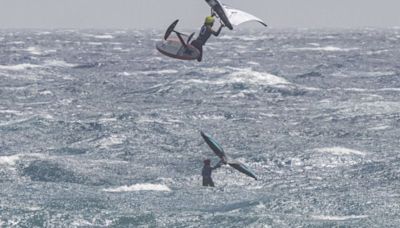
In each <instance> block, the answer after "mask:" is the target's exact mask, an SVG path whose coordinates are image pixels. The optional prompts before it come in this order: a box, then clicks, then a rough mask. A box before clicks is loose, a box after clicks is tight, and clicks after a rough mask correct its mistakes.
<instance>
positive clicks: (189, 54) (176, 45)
mask: <svg viewBox="0 0 400 228" xmlns="http://www.w3.org/2000/svg"><path fill="white" fill-rule="evenodd" d="M156 48H157V50H158V51H159V52H161V53H162V54H164V55H166V56H169V57H171V58H175V59H181V60H195V59H197V58H198V57H199V56H200V51H199V50H198V49H197V48H195V47H194V46H192V45H190V44H188V45H186V46H184V45H183V44H182V42H181V41H179V40H174V39H168V40H163V41H160V42H158V43H157V44H156Z"/></svg>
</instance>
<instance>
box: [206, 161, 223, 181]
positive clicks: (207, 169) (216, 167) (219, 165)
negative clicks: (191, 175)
mask: <svg viewBox="0 0 400 228" xmlns="http://www.w3.org/2000/svg"><path fill="white" fill-rule="evenodd" d="M210 163H211V161H210V159H206V160H204V166H203V170H202V171H201V175H202V176H203V186H211V187H214V181H213V180H212V178H211V173H212V171H213V170H214V169H218V168H219V167H221V164H222V163H223V162H222V161H220V162H218V164H217V165H216V166H214V167H211V164H210Z"/></svg>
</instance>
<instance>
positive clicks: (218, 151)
mask: <svg viewBox="0 0 400 228" xmlns="http://www.w3.org/2000/svg"><path fill="white" fill-rule="evenodd" d="M201 136H202V137H203V139H204V141H206V143H207V145H208V146H209V147H210V148H211V150H212V151H214V153H215V155H217V156H218V157H219V158H220V159H223V160H225V161H226V162H227V163H228V164H229V165H230V166H231V167H232V168H234V169H236V170H237V171H239V172H241V173H243V174H246V175H247V176H249V177H252V178H254V179H255V180H257V177H256V175H255V174H254V173H253V172H252V171H251V170H250V169H249V168H248V167H247V166H246V165H245V164H243V163H241V162H239V161H236V160H234V159H232V158H230V157H228V156H226V154H225V152H224V149H222V147H221V146H220V145H219V144H218V142H217V141H216V140H215V139H213V138H212V137H211V136H209V135H207V134H206V133H204V132H201Z"/></svg>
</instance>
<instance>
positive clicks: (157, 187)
mask: <svg viewBox="0 0 400 228" xmlns="http://www.w3.org/2000/svg"><path fill="white" fill-rule="evenodd" d="M103 191H105V192H114V193H116V192H136V191H161V192H170V191H171V189H170V188H169V187H168V186H166V185H162V184H134V185H130V186H127V185H126V186H120V187H116V188H106V189H103Z"/></svg>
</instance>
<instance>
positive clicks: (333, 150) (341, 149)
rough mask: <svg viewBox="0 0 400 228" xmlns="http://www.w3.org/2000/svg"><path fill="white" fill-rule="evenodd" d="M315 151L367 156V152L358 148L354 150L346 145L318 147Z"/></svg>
mask: <svg viewBox="0 0 400 228" xmlns="http://www.w3.org/2000/svg"><path fill="white" fill-rule="evenodd" d="M315 151H317V152H320V153H329V154H334V155H339V156H340V155H361V156H365V154H366V153H365V152H361V151H358V150H352V149H348V148H344V147H325V148H317V149H315Z"/></svg>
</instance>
